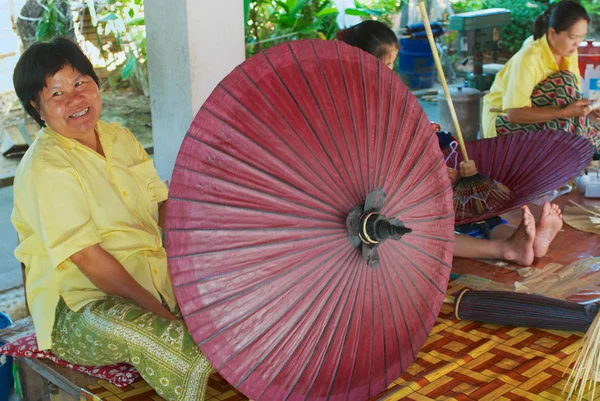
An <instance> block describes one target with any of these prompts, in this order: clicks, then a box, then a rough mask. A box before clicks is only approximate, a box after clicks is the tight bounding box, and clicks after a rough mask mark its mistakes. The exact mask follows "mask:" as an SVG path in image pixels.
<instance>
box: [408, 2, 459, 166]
mask: <svg viewBox="0 0 600 401" xmlns="http://www.w3.org/2000/svg"><path fill="white" fill-rule="evenodd" d="M419 11H420V12H421V17H423V25H424V26H425V32H427V39H428V40H429V46H430V47H431V53H432V54H433V59H434V61H435V67H436V68H437V72H438V75H439V76H440V81H441V83H442V87H443V88H444V93H445V94H446V101H447V102H448V107H449V108H450V115H451V116H452V122H453V123H454V128H455V129H456V137H457V138H458V143H459V145H460V151H461V153H462V155H463V160H464V161H465V162H467V161H469V155H468V154H467V148H466V147H465V141H464V139H463V136H462V131H461V130H460V125H459V124H458V117H457V116H456V111H455V110H454V104H453V103H452V96H450V90H449V89H448V84H447V83H446V76H445V75H444V70H443V68H442V62H441V61H440V56H439V54H438V52H437V46H436V45H435V39H434V38H433V33H432V32H431V26H429V17H428V16H427V10H426V9H425V3H423V2H422V1H421V2H419Z"/></svg>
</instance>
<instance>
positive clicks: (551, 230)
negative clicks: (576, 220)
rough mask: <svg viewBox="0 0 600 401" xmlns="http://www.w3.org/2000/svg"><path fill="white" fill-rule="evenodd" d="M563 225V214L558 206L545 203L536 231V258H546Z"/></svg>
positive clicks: (534, 247)
mask: <svg viewBox="0 0 600 401" xmlns="http://www.w3.org/2000/svg"><path fill="white" fill-rule="evenodd" d="M562 224H563V220H562V213H561V211H560V208H559V207H558V205H555V204H550V203H549V202H545V203H544V206H543V207H542V216H541V217H540V221H539V222H538V225H537V229H536V231H537V235H536V237H535V241H534V242H533V252H534V254H535V257H536V258H541V257H544V256H546V253H547V252H548V247H549V246H550V243H551V242H552V240H554V237H556V234H557V233H558V232H559V231H560V229H561V228H562Z"/></svg>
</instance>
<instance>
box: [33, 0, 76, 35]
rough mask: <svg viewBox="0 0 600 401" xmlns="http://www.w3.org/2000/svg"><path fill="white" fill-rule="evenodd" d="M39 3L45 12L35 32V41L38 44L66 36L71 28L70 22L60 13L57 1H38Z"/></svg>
mask: <svg viewBox="0 0 600 401" xmlns="http://www.w3.org/2000/svg"><path fill="white" fill-rule="evenodd" d="M37 3H38V4H39V5H40V7H42V9H43V10H44V11H43V13H42V16H41V17H40V21H39V22H38V26H37V30H36V32H35V39H36V40H37V41H38V42H42V41H45V40H50V39H52V38H53V37H55V36H60V35H66V34H67V28H69V27H70V21H69V20H68V18H67V17H66V16H65V15H64V14H63V13H62V11H60V9H59V4H58V3H57V0H47V1H46V2H45V4H44V2H43V1H41V0H37Z"/></svg>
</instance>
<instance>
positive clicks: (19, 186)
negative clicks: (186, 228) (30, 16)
mask: <svg viewBox="0 0 600 401" xmlns="http://www.w3.org/2000/svg"><path fill="white" fill-rule="evenodd" d="M13 81H14V86H15V89H16V92H17V95H18V96H19V99H20V101H21V103H22V104H23V106H24V107H25V109H26V110H27V112H28V113H29V114H30V115H31V116H32V117H33V118H34V119H36V121H37V122H38V123H39V124H40V126H41V127H42V129H41V130H40V132H39V134H38V137H37V138H36V140H35V141H34V143H33V144H32V146H31V147H30V148H29V150H28V151H27V153H26V154H25V156H24V157H23V160H22V161H21V163H20V165H19V168H18V170H17V174H16V176H15V182H14V209H13V214H12V222H13V224H14V226H15V228H16V229H17V232H18V235H19V245H18V247H17V249H16V251H15V255H16V256H17V258H18V259H19V260H20V261H21V262H23V263H24V264H25V266H26V289H27V300H28V304H29V308H30V310H31V315H32V318H33V322H34V325H35V330H36V334H37V339H38V345H39V348H40V349H52V351H53V352H54V353H56V354H57V355H58V356H59V357H60V358H62V359H65V360H67V361H69V362H71V363H76V364H82V365H109V364H114V363H119V362H126V363H130V364H132V365H134V366H135V367H136V368H137V370H138V371H139V372H140V374H141V375H142V377H144V379H145V380H146V381H147V382H148V383H149V384H150V385H151V386H153V387H154V388H155V389H156V390H157V392H158V394H160V395H162V396H163V397H164V398H166V399H168V400H186V401H187V400H203V399H204V390H205V388H206V382H207V380H208V374H209V373H210V371H211V370H212V368H211V366H210V364H209V362H208V360H207V359H206V358H205V357H204V355H202V353H200V351H199V350H198V348H197V346H196V344H195V343H194V341H193V340H192V338H191V336H190V335H189V333H188V331H187V329H186V327H185V324H184V323H183V321H182V320H180V319H179V318H177V317H176V316H175V315H176V314H177V304H176V299H175V296H174V294H173V288H172V284H171V280H170V277H169V272H168V266H167V256H166V253H165V249H164V248H163V244H162V240H161V229H160V226H161V225H162V224H163V218H164V211H165V205H166V201H167V195H168V191H167V187H166V186H165V184H164V183H163V182H162V181H161V180H160V179H159V177H158V173H157V172H156V169H155V168H154V166H153V163H152V160H150V159H149V157H148V155H147V154H146V152H145V151H144V149H143V148H142V146H141V145H140V144H139V142H137V140H136V139H135V137H134V136H133V135H132V134H131V132H129V131H128V130H127V129H124V128H122V127H120V126H119V125H116V124H107V123H104V122H102V121H99V116H100V112H101V110H102V99H101V98H100V92H99V88H98V78H97V76H96V74H95V72H94V69H93V67H92V65H91V63H90V62H89V60H88V59H87V58H86V57H85V55H84V54H83V53H82V52H81V50H80V49H79V48H78V47H77V45H75V44H74V43H72V42H70V41H69V40H67V39H61V38H57V39H54V40H52V41H51V42H46V43H37V44H34V45H32V46H31V47H30V48H29V49H27V50H26V51H25V52H24V53H23V55H22V56H21V58H20V59H19V62H18V63H17V66H16V67H15V72H14V76H13Z"/></svg>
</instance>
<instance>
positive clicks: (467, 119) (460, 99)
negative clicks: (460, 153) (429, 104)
mask: <svg viewBox="0 0 600 401" xmlns="http://www.w3.org/2000/svg"><path fill="white" fill-rule="evenodd" d="M449 90H450V96H451V97H452V103H453V104H454V109H455V110H456V116H457V117H458V124H459V125H460V129H461V131H462V134H463V137H464V139H465V141H466V142H468V141H474V140H476V139H477V133H478V132H479V129H480V126H481V92H480V91H478V90H477V89H474V88H464V87H462V86H459V87H450V88H449ZM438 112H439V120H440V121H439V124H440V127H441V129H442V131H450V132H452V133H455V132H456V129H455V128H454V123H453V122H452V116H451V115H450V109H449V108H448V102H447V101H446V96H445V95H444V91H443V90H440V91H439V92H438Z"/></svg>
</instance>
